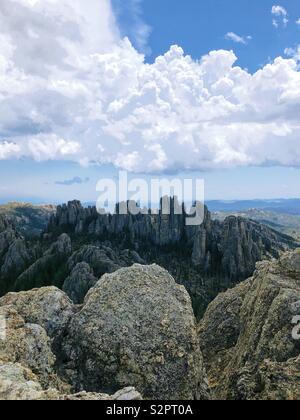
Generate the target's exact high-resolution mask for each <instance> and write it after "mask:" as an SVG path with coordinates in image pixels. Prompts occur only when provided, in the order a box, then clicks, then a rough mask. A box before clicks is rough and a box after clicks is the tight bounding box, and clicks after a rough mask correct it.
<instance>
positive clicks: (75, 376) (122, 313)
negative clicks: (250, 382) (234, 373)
mask: <svg viewBox="0 0 300 420" xmlns="http://www.w3.org/2000/svg"><path fill="white" fill-rule="evenodd" d="M79 264H80V266H81V268H83V269H86V270H88V268H87V267H86V266H85V264H86V263H79ZM76 267H77V266H76ZM89 273H90V272H89ZM166 302H167V304H166ZM0 317H1V318H0V320H1V319H5V320H6V329H5V331H6V336H5V338H4V339H3V337H2V336H0V399H4V400H9V399H24V400H30V399H34V400H101V399H102V400H103V399H104V400H136V399H141V398H142V397H141V394H139V393H138V392H137V391H136V390H135V388H132V385H133V386H135V387H136V389H138V390H139V392H141V393H142V395H144V396H145V397H146V398H153V399H161V400H162V399H206V398H209V393H208V391H207V381H206V379H205V371H204V367H203V359H202V354H201V351H200V346H199V342H198V336H197V326H196V320H195V317H194V314H193V310H192V306H191V300H190V297H189V295H188V294H187V292H186V290H185V289H184V288H183V287H182V286H179V285H177V284H176V283H175V281H174V279H173V278H172V277H171V276H170V275H169V274H168V273H167V272H166V271H165V270H163V269H162V268H160V267H158V266H155V265H153V266H142V265H134V266H133V267H131V268H122V269H121V270H118V271H117V272H115V273H113V274H106V275H104V276H103V277H102V279H101V280H100V281H98V283H97V284H96V285H95V287H94V288H92V289H91V290H90V291H89V292H88V295H87V296H86V298H85V300H84V304H83V305H82V306H76V305H74V304H73V303H72V302H71V301H70V299H69V298H68V297H67V296H66V294H65V293H64V292H62V291H60V290H59V289H57V288H55V287H46V288H40V289H34V290H31V291H29V292H20V293H9V294H7V295H5V296H4V297H3V298H1V299H0ZM119 389H121V391H118V390H119Z"/></svg>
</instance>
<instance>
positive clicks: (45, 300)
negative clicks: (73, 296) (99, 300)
mask: <svg viewBox="0 0 300 420" xmlns="http://www.w3.org/2000/svg"><path fill="white" fill-rule="evenodd" d="M7 306H9V307H13V308H14V309H15V310H16V311H17V312H18V314H20V316H21V317H22V318H24V320H25V321H26V323H29V324H37V325H40V326H41V327H42V328H44V329H45V331H46V333H47V335H48V336H49V337H50V338H51V339H52V340H54V339H60V337H61V336H62V335H63V334H64V332H65V329H66V327H67V326H68V324H69V322H70V320H71V317H72V316H73V315H74V311H75V310H74V306H73V304H72V303H71V301H70V299H69V298H68V297H67V296H66V295H65V293H63V292H62V291H61V290H59V289H57V288H56V287H44V288H40V289H35V290H31V291H28V292H20V293H9V294H7V295H6V296H4V297H3V298H1V299H0V308H1V307H7Z"/></svg>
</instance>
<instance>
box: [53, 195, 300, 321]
mask: <svg viewBox="0 0 300 420" xmlns="http://www.w3.org/2000/svg"><path fill="white" fill-rule="evenodd" d="M177 206H179V204H178V202H177V200H176V198H174V199H171V202H170V208H171V211H172V209H174V208H175V207H177ZM117 210H118V207H117ZM188 217H189V216H188V215H187V214H186V213H185V211H184V207H183V214H181V215H180V214H178V215H176V214H172V213H171V214H170V215H163V214H162V212H159V213H158V214H155V215H154V214H151V213H150V212H147V214H138V215H136V216H133V215H130V214H128V215H120V214H118V213H116V214H114V215H108V214H105V215H101V214H99V213H98V212H97V210H96V208H95V207H89V208H84V207H83V206H82V205H81V204H80V202H78V201H73V202H69V203H68V204H67V205H63V206H58V208H57V213H56V214H55V215H53V216H52V218H51V220H50V223H49V227H48V232H49V234H52V235H53V234H56V235H58V234H60V233H61V232H68V233H69V235H71V237H72V238H73V241H75V242H76V240H78V238H86V240H87V241H88V242H89V243H93V242H97V241H102V242H104V241H108V242H109V244H108V248H109V249H110V251H108V253H107V250H106V251H105V250H104V249H103V247H102V250H101V252H102V257H101V258H100V255H96V258H94V259H96V261H97V264H98V265H99V261H100V259H101V260H102V261H103V263H104V267H103V270H102V271H101V269H98V272H95V275H96V276H100V275H102V274H104V273H107V272H108V273H110V272H113V271H115V269H116V268H117V266H119V267H120V266H125V265H130V263H131V264H132V262H137V263H140V261H139V260H136V261H134V260H135V258H134V257H133V255H131V258H130V262H129V263H128V262H127V263H125V264H124V263H122V262H121V263H120V262H119V260H120V259H121V260H122V256H121V255H120V251H122V250H123V249H130V250H131V253H132V252H133V251H136V252H137V253H138V254H139V255H137V257H136V258H138V259H140V258H142V259H143V260H144V261H146V262H147V263H148V264H150V263H157V264H159V265H160V266H163V267H164V268H166V269H167V270H168V271H169V272H170V273H171V274H172V275H173V276H174V277H175V279H176V281H177V282H178V283H180V284H183V285H184V286H185V287H186V288H187V290H188V292H189V293H190V295H191V297H192V299H193V304H194V309H195V311H196V312H197V315H199V316H201V315H203V312H204V310H205V309H206V306H207V304H208V303H209V302H211V300H212V299H213V298H215V297H216V296H217V294H218V293H219V292H221V291H224V290H227V289H228V288H229V287H232V286H234V285H236V284H237V283H239V282H240V281H242V280H245V279H246V278H247V277H249V276H251V275H252V274H253V271H254V269H255V264H256V262H258V261H261V260H264V259H270V258H278V257H279V256H280V254H281V253H282V252H284V251H287V250H289V249H294V248H296V247H297V246H298V243H297V242H296V241H295V240H294V239H293V238H291V237H289V236H286V235H283V234H281V233H278V232H276V231H274V230H272V229H270V228H268V227H266V226H263V225H261V224H259V223H256V222H254V221H250V220H246V219H243V218H240V217H228V218H227V219H226V220H225V221H224V222H219V221H215V220H212V219H211V215H210V212H209V211H208V210H207V208H205V211H204V220H203V223H202V225H201V226H188V225H187V223H186V222H187V219H188ZM112 249H113V250H114V251H112ZM117 250H119V252H117V256H116V257H115V256H113V257H112V256H111V255H112V254H113V253H116V251H117ZM85 252H86V251H84V250H81V251H79V254H82V253H85ZM127 252H128V251H127ZM103 253H104V254H105V253H106V255H107V256H108V260H109V261H108V262H105V261H106V260H107V258H106V257H104V256H103ZM91 259H93V258H92V257H85V258H82V257H77V258H75V260H76V262H81V261H85V262H87V263H89V264H91ZM92 266H95V263H92ZM72 268H74V267H72ZM92 268H94V267H92Z"/></svg>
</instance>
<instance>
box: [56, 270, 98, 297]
mask: <svg viewBox="0 0 300 420" xmlns="http://www.w3.org/2000/svg"><path fill="white" fill-rule="evenodd" d="M97 281H98V279H97V278H96V277H95V276H94V271H93V269H92V268H91V267H90V266H89V265H88V264H87V263H85V262H82V263H78V264H77V265H76V266H75V267H74V268H73V270H72V272H71V274H70V276H69V277H67V278H66V280H65V282H64V284H63V291H64V292H65V293H66V294H67V295H68V296H69V298H70V299H71V300H72V301H73V302H74V303H76V304H81V303H83V301H84V298H85V296H86V294H87V292H88V291H89V290H90V289H91V288H92V287H94V286H95V284H96V283H97Z"/></svg>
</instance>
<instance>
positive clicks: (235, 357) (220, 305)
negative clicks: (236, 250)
mask: <svg viewBox="0 0 300 420" xmlns="http://www.w3.org/2000/svg"><path fill="white" fill-rule="evenodd" d="M299 315H300V250H296V251H294V252H291V253H286V254H284V255H283V256H282V257H281V258H280V259H279V260H278V261H275V260H272V261H270V262H262V263H258V264H257V269H256V271H255V273H254V275H253V277H251V278H250V279H249V280H247V281H246V282H244V283H242V284H240V285H238V286H237V287H236V288H234V289H232V290H229V291H227V292H226V293H225V294H221V295H219V296H218V297H217V299H216V300H215V301H213V302H212V303H211V304H210V306H209V307H208V310H207V312H206V314H205V317H204V319H203V320H202V321H201V323H200V326H199V335H200V342H201V347H202V351H203V355H204V360H205V365H206V368H207V372H208V376H209V382H210V386H211V389H212V392H213V394H214V396H215V398H220V399H232V400H260V399H264V400H289V399H294V400H297V399H299V398H300V341H299V340H295V339H294V338H293V335H292V330H293V324H292V320H293V318H294V317H295V316H299Z"/></svg>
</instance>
